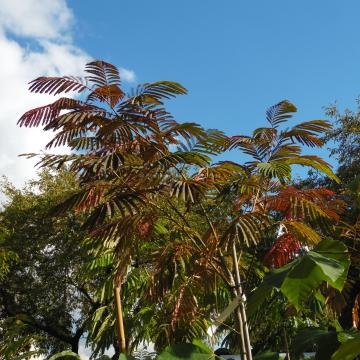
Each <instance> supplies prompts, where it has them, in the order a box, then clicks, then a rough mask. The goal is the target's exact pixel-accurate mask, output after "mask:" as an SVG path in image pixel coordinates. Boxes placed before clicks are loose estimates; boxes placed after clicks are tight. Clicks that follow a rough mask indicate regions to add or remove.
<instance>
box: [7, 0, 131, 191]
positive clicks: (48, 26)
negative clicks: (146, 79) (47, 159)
mask: <svg viewBox="0 0 360 360" xmlns="http://www.w3.org/2000/svg"><path fill="white" fill-rule="evenodd" d="M75 20H76V19H74V16H73V14H72V11H71V9H70V8H69V7H68V6H67V4H66V1H65V0H0V49H1V67H0V105H1V107H0V109H1V111H0V175H6V176H7V177H8V178H9V179H10V180H11V181H12V182H14V183H15V184H16V185H20V184H22V183H23V182H24V181H25V180H28V179H30V178H32V177H34V176H35V172H36V170H35V169H34V164H35V162H36V161H35V160H34V161H33V160H28V159H25V158H19V157H18V155H19V154H21V153H28V152H39V151H40V150H41V149H43V147H44V145H45V144H46V143H47V142H48V141H49V139H50V134H46V133H44V132H43V131H42V130H41V129H28V128H19V127H18V126H17V125H16V122H17V120H18V119H19V117H20V116H21V115H22V114H23V113H24V112H25V111H27V110H29V109H31V108H33V107H36V106H41V105H45V104H46V103H50V102H52V101H54V97H52V96H48V95H39V94H31V93H29V92H28V90H27V88H28V85H27V84H28V82H29V81H31V80H33V79H34V78H36V77H38V76H44V75H55V76H56V75H77V74H81V72H82V70H83V68H84V65H85V64H86V62H87V61H88V60H89V59H90V56H89V55H88V54H86V53H85V52H84V51H83V50H82V49H80V48H79V47H77V46H76V45H75V44H74V42H73V39H72V36H71V32H72V30H73V28H72V26H73V24H74V22H75ZM14 35H15V36H14ZM19 39H21V41H19ZM34 45H35V46H34ZM121 73H122V76H123V80H124V81H129V82H131V81H134V79H135V74H134V72H133V71H131V70H128V69H121Z"/></svg>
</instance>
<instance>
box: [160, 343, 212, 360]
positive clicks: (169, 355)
mask: <svg viewBox="0 0 360 360" xmlns="http://www.w3.org/2000/svg"><path fill="white" fill-rule="evenodd" d="M215 358H216V355H215V354H214V353H211V352H209V351H208V350H207V349H206V348H204V347H199V346H196V345H194V344H176V345H172V346H168V347H167V348H165V350H164V351H163V352H162V353H161V354H160V355H159V356H158V357H157V360H179V359H186V360H214V359H215Z"/></svg>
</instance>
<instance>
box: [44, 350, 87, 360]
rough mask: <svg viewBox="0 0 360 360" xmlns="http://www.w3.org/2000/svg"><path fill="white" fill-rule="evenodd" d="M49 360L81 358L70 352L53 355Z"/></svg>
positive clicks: (79, 359)
mask: <svg viewBox="0 0 360 360" xmlns="http://www.w3.org/2000/svg"><path fill="white" fill-rule="evenodd" d="M49 360H81V358H80V356H79V355H78V354H76V353H74V352H72V351H62V352H59V353H57V354H55V355H53V356H52V357H51V358H49Z"/></svg>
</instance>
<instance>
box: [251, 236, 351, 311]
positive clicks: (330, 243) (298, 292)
mask: <svg viewBox="0 0 360 360" xmlns="http://www.w3.org/2000/svg"><path fill="white" fill-rule="evenodd" d="M349 264H350V259H349V254H348V252H347V248H346V246H345V245H344V244H343V243H341V242H339V241H336V240H333V239H329V238H327V239H324V240H322V241H321V242H320V243H319V244H318V245H317V246H316V247H315V248H314V250H312V251H309V252H308V253H307V254H306V255H303V256H301V257H299V258H298V259H296V260H294V261H292V262H291V263H289V264H287V265H285V266H283V267H281V268H279V269H275V270H273V271H272V272H270V273H268V274H267V275H266V276H265V278H264V280H263V282H262V283H261V284H260V286H259V287H258V288H257V289H256V290H255V292H254V293H253V294H252V296H251V297H250V299H249V302H248V313H249V315H250V316H251V315H253V314H254V313H255V311H256V310H257V309H258V308H259V306H261V304H262V303H263V302H264V301H265V299H266V298H267V297H268V296H269V295H270V294H271V292H272V291H273V290H274V289H275V290H279V291H281V292H282V293H283V294H284V295H285V297H286V298H287V299H288V301H289V302H290V303H291V304H292V305H294V306H295V308H296V309H298V310H299V309H300V308H301V304H302V302H303V301H305V300H306V299H307V298H308V297H309V296H310V294H311V293H312V291H313V290H314V289H316V288H318V287H319V285H320V284H321V283H322V282H324V281H325V282H327V283H328V284H329V285H330V286H332V287H333V288H335V289H337V290H339V291H341V290H342V288H343V286H344V282H345V280H346V276H347V273H348V269H349Z"/></svg>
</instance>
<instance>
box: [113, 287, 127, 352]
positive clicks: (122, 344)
mask: <svg viewBox="0 0 360 360" xmlns="http://www.w3.org/2000/svg"><path fill="white" fill-rule="evenodd" d="M114 297H115V309H116V330H117V334H118V343H119V348H120V350H121V352H122V353H126V340H125V330H124V320H123V312H122V306H121V298H120V286H116V287H115V288H114Z"/></svg>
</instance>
